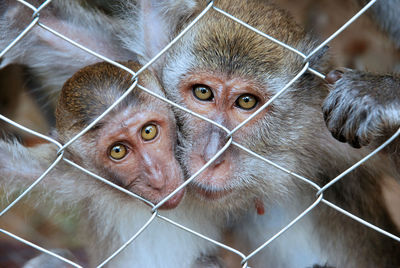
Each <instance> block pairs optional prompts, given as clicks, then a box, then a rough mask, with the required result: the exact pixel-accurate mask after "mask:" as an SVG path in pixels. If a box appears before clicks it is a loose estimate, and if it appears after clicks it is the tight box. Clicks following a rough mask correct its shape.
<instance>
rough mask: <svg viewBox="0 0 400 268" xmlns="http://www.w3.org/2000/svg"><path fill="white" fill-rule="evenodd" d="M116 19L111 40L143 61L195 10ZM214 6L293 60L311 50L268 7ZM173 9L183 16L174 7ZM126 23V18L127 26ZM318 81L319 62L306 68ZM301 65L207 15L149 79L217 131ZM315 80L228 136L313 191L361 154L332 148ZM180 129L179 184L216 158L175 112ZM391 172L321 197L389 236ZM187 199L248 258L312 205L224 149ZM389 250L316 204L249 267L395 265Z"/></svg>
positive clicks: (308, 197) (368, 168)
mask: <svg viewBox="0 0 400 268" xmlns="http://www.w3.org/2000/svg"><path fill="white" fill-rule="evenodd" d="M127 2H128V3H127V4H126V6H127V7H126V8H125V9H124V10H123V12H125V14H122V16H121V17H122V18H123V20H124V21H125V22H124V24H125V25H132V28H133V27H137V25H139V26H141V27H140V29H139V30H136V31H133V30H132V28H129V29H128V30H127V32H126V33H125V34H124V35H122V36H121V39H122V40H123V41H124V42H125V44H126V47H127V48H128V49H130V50H132V51H134V52H135V53H136V54H137V55H139V59H140V60H141V61H143V62H146V61H148V60H149V59H151V58H152V57H153V56H154V55H156V54H157V53H158V52H159V51H160V50H161V49H162V48H163V47H164V46H165V45H167V43H168V42H169V41H170V40H171V39H172V38H173V37H174V36H176V35H177V34H178V33H179V32H180V31H181V30H182V29H184V28H185V26H187V25H188V24H189V23H190V22H191V21H192V19H193V18H194V17H196V16H197V15H199V14H200V12H201V11H202V10H204V8H205V6H206V4H207V3H204V2H202V1H192V0H186V1H179V3H178V4H177V3H175V2H173V1H163V2H162V3H160V2H158V1H138V2H137V3H135V5H133V4H130V2H129V1H127ZM212 4H213V5H214V7H217V8H219V9H222V10H224V11H226V12H227V13H229V14H231V15H233V16H234V17H236V18H238V19H240V20H242V21H244V22H245V23H248V24H250V25H251V26H253V27H255V28H257V29H258V30H260V31H262V32H264V33H266V34H269V35H271V36H273V37H274V38H276V39H278V40H281V41H283V42H285V43H286V44H288V45H289V46H291V47H294V48H296V49H298V50H300V51H301V52H303V53H304V54H306V55H307V54H308V53H309V52H311V51H312V50H313V49H314V48H315V47H317V45H318V42H317V41H316V40H314V39H313V38H312V37H310V36H308V35H307V34H305V33H304V31H303V29H302V28H301V27H300V26H299V25H297V24H296V23H295V22H294V20H293V19H292V18H291V16H290V15H288V14H287V13H286V12H285V11H283V10H280V9H279V8H277V7H276V6H275V5H273V4H271V3H270V2H269V1H261V0H251V1H239V0H235V1H227V0H215V1H213V2H212ZM182 7H185V8H182ZM130 14H135V16H130ZM308 63H309V64H310V66H311V67H312V68H315V69H317V70H319V71H320V72H322V73H324V72H325V73H326V72H327V71H328V70H329V69H330V68H332V67H331V63H330V59H329V55H328V54H326V53H319V54H316V55H314V57H312V58H311V59H310V60H309V62H308ZM304 64H305V63H304V59H303V58H301V57H300V56H298V55H296V54H295V53H292V52H290V51H288V50H286V49H285V48H283V47H282V46H280V45H278V44H276V43H273V42H271V41H269V40H267V39H266V38H264V37H262V36H260V35H259V34H257V33H255V32H253V31H250V30H249V29H247V28H245V27H243V26H242V25H239V24H238V23H236V22H235V21H233V20H231V19H230V18H227V17H225V16H224V15H222V14H221V13H220V12H217V11H216V10H214V9H212V8H211V9H210V10H209V11H208V12H207V13H206V14H205V15H204V17H202V18H201V19H200V20H199V21H198V22H197V24H196V25H195V26H193V28H191V29H190V30H189V31H188V32H187V33H186V34H185V35H183V36H182V38H181V39H180V40H179V41H178V42H177V43H176V44H175V45H174V46H172V47H171V49H170V50H168V51H167V52H166V55H164V57H163V58H161V60H160V61H159V62H158V63H157V65H156V68H155V69H156V71H157V72H158V76H159V77H160V79H161V82H162V85H163V87H164V88H165V91H166V95H167V97H168V98H170V99H171V100H173V101H174V102H176V103H178V104H180V105H182V106H184V107H186V108H188V109H190V110H192V111H194V112H197V113H199V114H200V115H202V116H205V117H207V118H209V119H211V120H213V121H215V122H216V123H218V124H220V125H223V126H224V127H226V128H227V129H229V130H232V129H234V128H235V127H236V126H238V125H239V124H240V123H241V122H243V121H244V120H246V119H247V118H248V117H249V116H250V115H251V114H253V113H254V112H255V111H256V110H257V109H259V108H260V107H261V106H262V105H264V104H265V103H266V102H268V101H269V100H270V99H271V98H272V97H273V96H274V95H275V94H276V93H277V92H279V91H280V90H281V89H282V88H283V87H284V86H285V85H286V84H287V83H288V82H289V81H290V80H291V79H293V78H294V77H295V75H296V74H297V73H299V72H300V70H301V69H302V68H303V67H304ZM327 94H328V88H327V86H326V84H325V82H324V81H323V80H322V79H320V78H318V77H316V76H314V75H312V74H310V73H305V74H303V75H302V76H301V77H300V79H298V80H297V81H296V82H295V83H294V84H293V85H292V86H290V87H289V88H288V90H287V91H286V92H285V93H284V94H283V95H281V96H280V97H279V98H276V99H275V100H274V102H273V103H272V104H271V105H270V106H269V107H268V108H267V109H264V110H263V111H262V112H261V113H260V114H258V115H257V116H256V117H255V118H254V120H252V121H250V122H248V124H246V125H244V126H243V127H242V128H241V129H239V130H238V131H237V132H235V133H234V134H233V136H232V138H233V141H234V142H236V143H238V144H240V145H242V146H244V147H246V148H248V149H250V150H251V151H253V152H255V153H257V154H259V155H260V156H262V157H265V158H267V159H268V160H271V161H273V162H274V163H277V164H278V165H280V166H281V167H284V168H286V169H287V170H290V171H293V172H295V173H297V174H299V175H301V176H304V177H306V178H309V179H310V180H312V181H313V182H314V183H316V184H317V185H319V186H321V187H322V186H324V185H326V184H327V183H328V182H329V181H330V180H332V179H333V178H335V177H336V176H337V175H339V174H340V173H342V172H343V171H345V170H346V169H347V168H348V167H350V166H351V165H352V164H353V163H355V162H357V161H358V160H359V159H361V158H362V156H363V155H365V154H366V153H367V151H366V150H361V151H360V150H356V149H353V148H349V146H347V145H345V144H342V143H340V142H338V141H337V140H335V139H334V138H332V136H331V134H330V133H329V131H327V129H326V127H325V122H324V120H323V115H322V113H321V103H322V101H323V99H325V97H326V96H327ZM174 111H175V114H176V117H177V123H178V125H179V130H180V131H181V135H180V136H179V138H180V145H181V146H180V148H179V159H180V160H181V163H182V166H183V167H184V171H185V173H186V174H188V176H190V175H193V174H195V172H197V171H198V170H199V169H200V168H201V167H202V166H203V165H204V164H205V163H207V162H208V161H209V160H210V159H211V158H212V157H213V156H215V154H216V153H217V152H218V151H219V150H220V149H222V147H223V146H224V145H225V144H226V142H227V133H226V132H225V131H222V130H221V129H220V128H218V127H216V126H214V125H211V124H210V123H208V122H206V121H204V120H201V119H199V118H197V117H193V116H190V115H188V114H186V113H185V112H183V111H181V110H179V109H175V110H174ZM392 172H394V171H393V170H391V169H390V168H388V167H386V166H385V163H384V162H383V161H381V160H380V159H379V158H374V159H371V160H370V161H369V162H368V163H366V164H365V165H363V166H361V167H359V168H357V169H356V170H355V171H353V172H351V173H350V174H348V175H347V176H346V177H344V178H343V179H342V181H339V182H337V183H336V184H334V185H332V186H331V187H330V188H329V189H327V190H326V191H325V192H324V193H323V197H324V199H326V200H328V201H330V202H332V203H334V204H336V205H338V206H340V207H341V208H343V209H345V210H347V211H349V212H351V213H353V214H355V215H357V216H359V217H361V218H363V219H364V220H367V221H369V222H371V223H373V224H375V225H377V226H379V227H381V228H383V229H385V230H386V231H389V232H391V233H393V234H398V231H397V229H396V226H395V224H394V223H393V221H392V219H391V218H390V216H389V213H388V211H387V209H386V207H385V205H384V201H383V197H382V195H381V181H380V178H381V177H382V176H383V175H385V174H386V173H390V174H392ZM189 186H190V187H189V188H188V193H189V195H190V196H193V198H194V199H197V200H198V202H200V203H204V204H205V206H208V207H209V208H210V210H213V211H214V212H215V213H216V215H218V213H221V212H222V213H225V215H227V216H228V219H230V220H231V221H230V224H231V227H232V229H233V234H234V235H235V236H236V239H237V241H238V245H236V246H237V248H239V249H241V250H243V251H245V252H251V251H252V250H255V249H256V248H257V247H259V246H260V245H262V244H263V243H264V242H265V241H267V240H268V239H270V238H271V237H272V236H274V235H275V234H276V233H278V232H279V231H280V230H281V229H282V228H284V227H285V226H286V225H288V224H289V223H290V222H291V221H292V220H293V219H295V218H296V217H297V216H299V215H300V214H301V213H302V212H303V211H305V210H306V209H307V208H308V207H309V206H310V205H311V204H312V203H313V202H315V200H316V195H315V194H316V191H315V189H312V187H311V186H310V185H309V184H307V183H304V182H302V181H301V180H299V179H297V178H295V177H293V176H292V175H291V174H288V173H286V172H283V171H281V170H280V169H277V168H276V167H274V166H272V165H270V164H268V163H266V162H264V161H262V160H260V159H258V158H255V157H253V156H252V155H250V154H248V153H247V152H245V151H243V150H241V149H240V148H239V147H237V146H234V145H231V146H230V147H229V148H228V149H227V150H226V151H225V152H224V153H223V154H222V155H221V156H220V157H219V158H218V159H217V160H216V161H215V162H214V163H213V164H211V165H210V166H209V167H208V168H207V169H206V170H204V171H203V172H202V173H200V175H199V176H198V177H196V178H195V179H194V180H193V183H192V184H190V185H189ZM399 254H400V243H398V242H396V241H394V240H391V239H390V238H388V237H386V236H384V235H381V234H379V233H377V232H376V231H374V230H372V229H370V228H368V227H366V226H363V225H361V224H359V223H357V222H355V221H354V220H352V219H350V218H349V217H347V216H345V215H343V214H341V213H339V212H337V211H336V210H334V209H331V208H330V207H328V206H325V205H324V204H319V205H318V206H317V207H315V208H314V209H313V210H312V211H311V212H309V213H308V214H307V216H305V217H304V218H302V220H301V221H299V222H297V223H296V224H295V225H294V226H292V227H291V228H290V229H289V230H288V231H287V232H285V233H284V234H282V235H281V236H280V237H278V238H277V239H276V240H274V241H273V242H272V243H271V244H269V245H268V246H267V247H265V248H264V249H263V250H262V251H260V252H259V253H258V254H256V255H255V256H254V257H252V258H251V259H250V260H249V264H250V266H254V267H266V266H268V267H288V268H291V267H312V266H313V265H318V264H319V265H325V264H326V266H333V267H399V266H400V259H399V257H398V256H400V255H399Z"/></svg>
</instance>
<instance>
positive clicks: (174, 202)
mask: <svg viewBox="0 0 400 268" xmlns="http://www.w3.org/2000/svg"><path fill="white" fill-rule="evenodd" d="M184 195H185V189H182V190H180V191H179V192H177V193H176V194H175V195H174V196H172V197H171V198H170V199H168V200H167V201H166V202H165V203H164V204H163V205H162V206H161V207H160V209H163V210H168V209H173V208H176V207H177V206H178V205H179V203H180V202H181V201H182V198H183V196H184ZM160 201H161V200H160Z"/></svg>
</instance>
